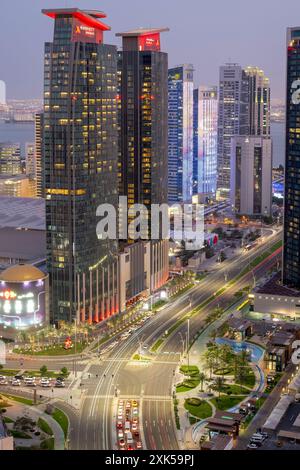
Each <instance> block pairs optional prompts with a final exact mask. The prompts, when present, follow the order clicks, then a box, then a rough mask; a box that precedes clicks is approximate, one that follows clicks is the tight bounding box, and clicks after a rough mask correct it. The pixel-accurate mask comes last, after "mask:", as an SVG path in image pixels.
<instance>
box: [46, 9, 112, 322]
mask: <svg viewBox="0 0 300 470" xmlns="http://www.w3.org/2000/svg"><path fill="white" fill-rule="evenodd" d="M43 13H44V14H45V15H47V16H49V17H51V18H53V19H54V20H55V25H54V39H53V42H51V43H46V45H45V78H44V91H45V95H44V132H43V138H44V144H43V157H44V168H45V196H46V231H47V268H48V271H49V274H50V285H51V296H50V301H51V316H52V321H58V320H67V321H71V320H73V319H74V318H77V320H78V321H79V320H80V321H88V322H89V323H92V322H98V321H101V320H103V319H105V318H108V317H109V316H111V315H112V314H114V313H116V312H118V309H119V307H118V292H117V291H118V285H117V279H118V264H117V261H116V259H115V253H116V248H117V247H116V242H115V241H112V240H109V239H102V240H101V239H98V238H97V234H96V225H97V218H96V211H97V207H98V206H99V205H100V204H103V203H110V204H113V205H115V206H116V202H117V108H116V94H117V51H116V47H115V46H112V45H107V44H104V43H103V32H104V31H107V30H109V29H110V28H109V27H108V26H106V25H105V24H103V23H102V21H101V19H102V18H104V17H105V16H106V15H105V14H104V13H102V12H98V11H83V10H79V9H58V10H56V9H55V10H43Z"/></svg>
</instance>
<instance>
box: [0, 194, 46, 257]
mask: <svg viewBox="0 0 300 470" xmlns="http://www.w3.org/2000/svg"><path fill="white" fill-rule="evenodd" d="M1 227H13V228H27V229H33V230H46V210H45V201H44V199H35V198H19V197H9V196H0V228H1ZM1 251H3V250H1Z"/></svg>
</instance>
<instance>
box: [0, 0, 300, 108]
mask: <svg viewBox="0 0 300 470" xmlns="http://www.w3.org/2000/svg"><path fill="white" fill-rule="evenodd" d="M56 7H79V8H83V9H84V8H86V9H98V10H103V11H104V12H106V13H107V19H106V23H107V24H109V25H110V26H111V28H112V31H111V32H109V33H106V39H105V42H106V43H110V44H116V45H119V44H120V39H119V38H116V37H115V33H116V32H119V31H125V30H128V29H131V28H136V27H140V26H144V27H148V26H149V27H154V26H168V27H169V28H170V30H171V31H170V32H169V33H164V34H163V35H162V48H163V50H164V51H166V52H168V53H169V65H170V66H173V65H177V64H180V63H192V64H193V65H194V67H195V85H199V84H202V85H211V84H217V83H218V67H219V65H221V64H223V63H225V62H228V61H229V60H230V61H233V62H238V63H240V64H241V65H243V66H246V65H257V66H259V67H261V68H262V69H264V71H265V73H266V74H267V75H268V76H269V77H270V79H271V91H272V98H273V99H274V98H280V99H283V98H284V81H285V35H286V27H287V26H298V25H300V13H297V12H299V0H287V1H282V0H280V1H279V0H251V2H245V1H241V0H226V1H223V0H205V1H203V0H185V1H182V0H150V1H149V0H147V1H144V0H100V1H99V0H61V1H59V0H47V1H45V0H1V20H0V21H1V28H0V45H1V46H0V79H2V80H4V81H5V82H6V84H7V95H8V98H20V99H21V98H40V97H41V96H42V86H43V45H44V42H45V41H51V40H52V34H53V21H52V20H51V19H50V18H47V17H44V16H43V15H42V14H41V9H42V8H56Z"/></svg>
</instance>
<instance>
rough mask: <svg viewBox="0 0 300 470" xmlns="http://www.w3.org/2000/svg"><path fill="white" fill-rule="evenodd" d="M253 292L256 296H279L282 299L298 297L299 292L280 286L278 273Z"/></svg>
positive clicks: (299, 295)
mask: <svg viewBox="0 0 300 470" xmlns="http://www.w3.org/2000/svg"><path fill="white" fill-rule="evenodd" d="M254 292H255V293H257V294H270V295H277V296H278V295H280V296H283V297H300V292H299V291H298V290H296V289H292V288H290V287H287V286H283V285H282V284H281V274H280V273H276V274H275V276H273V277H272V279H270V280H269V281H267V282H266V283H265V284H264V285H263V286H261V287H258V288H257V289H255V290H254Z"/></svg>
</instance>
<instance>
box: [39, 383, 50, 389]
mask: <svg viewBox="0 0 300 470" xmlns="http://www.w3.org/2000/svg"><path fill="white" fill-rule="evenodd" d="M41 387H44V388H47V387H51V383H50V382H43V383H41Z"/></svg>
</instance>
